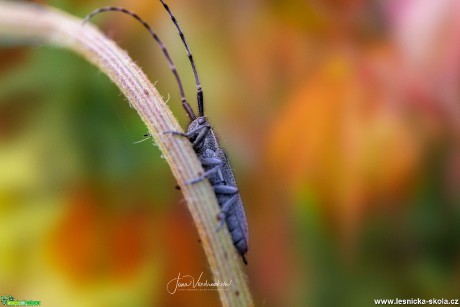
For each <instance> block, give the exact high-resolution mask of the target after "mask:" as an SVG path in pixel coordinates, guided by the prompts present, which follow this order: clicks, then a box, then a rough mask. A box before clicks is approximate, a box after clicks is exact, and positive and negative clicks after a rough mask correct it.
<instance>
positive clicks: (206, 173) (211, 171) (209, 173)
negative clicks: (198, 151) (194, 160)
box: [185, 165, 220, 184]
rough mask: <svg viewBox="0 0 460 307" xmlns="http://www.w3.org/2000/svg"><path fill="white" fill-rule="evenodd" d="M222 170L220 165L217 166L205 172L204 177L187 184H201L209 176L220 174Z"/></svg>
mask: <svg viewBox="0 0 460 307" xmlns="http://www.w3.org/2000/svg"><path fill="white" fill-rule="evenodd" d="M219 170H220V165H216V166H214V167H213V168H211V169H210V170H207V171H206V172H204V174H203V175H201V176H199V177H197V178H195V179H192V180H190V181H187V182H186V183H185V184H194V183H197V182H200V181H202V180H204V179H206V178H207V177H208V176H209V175H211V174H214V173H215V172H218V171H219Z"/></svg>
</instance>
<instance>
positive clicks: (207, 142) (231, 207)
mask: <svg viewBox="0 0 460 307" xmlns="http://www.w3.org/2000/svg"><path fill="white" fill-rule="evenodd" d="M160 2H161V3H162V5H163V7H164V8H165V9H166V11H167V12H168V14H169V16H170V17H171V20H172V22H173V23H174V25H175V27H176V29H177V31H178V33H179V36H180V38H181V40H182V43H183V45H184V46H185V50H186V52H187V56H188V59H189V61H190V64H191V66H192V70H193V74H194V76H195V82H196V89H197V105H198V116H196V115H195V113H194V112H193V109H192V108H191V106H190V105H189V103H188V102H187V100H186V98H185V93H184V88H183V85H182V81H181V79H180V77H179V74H178V72H177V69H176V66H175V65H174V63H173V61H172V59H171V57H170V55H169V53H168V51H167V49H166V46H165V45H164V44H163V42H162V41H161V40H160V38H159V37H158V35H157V34H156V33H155V32H154V31H153V29H152V28H151V27H150V26H149V25H148V24H147V22H145V21H144V20H143V19H142V18H141V17H139V15H137V14H136V13H134V12H132V11H129V10H127V9H125V8H123V7H114V6H107V7H102V8H99V9H97V10H94V11H93V12H91V13H90V14H88V15H87V16H86V18H85V19H84V21H83V24H85V23H86V22H88V21H89V20H90V19H91V18H92V17H93V16H94V15H97V14H99V13H102V12H107V11H116V12H122V13H124V14H128V15H130V16H131V17H133V18H135V19H136V20H137V21H139V22H140V23H141V24H142V25H143V26H144V27H145V28H146V29H147V30H148V31H149V32H150V34H151V35H152V37H153V38H154V40H155V41H156V42H157V44H158V45H159V46H160V48H161V50H162V51H163V54H164V56H165V57H166V60H167V61H168V63H169V66H170V68H171V71H172V73H173V74H174V77H175V79H176V81H177V84H178V86H179V92H180V95H181V103H182V106H183V107H184V109H185V111H186V113H187V115H188V116H189V118H190V124H189V125H188V128H187V132H186V133H182V132H178V131H165V132H164V134H169V133H170V134H173V135H177V136H181V137H186V138H187V139H188V140H189V141H190V142H191V144H192V147H193V150H194V151H195V153H196V155H197V157H198V159H199V160H200V162H201V164H202V166H203V169H204V171H205V172H204V173H203V174H202V175H201V176H198V177H197V178H195V179H193V180H191V181H188V182H186V184H195V183H197V182H200V181H202V180H206V179H208V180H209V183H210V184H211V186H212V188H213V190H214V193H215V195H216V198H217V201H218V203H219V206H220V213H219V214H218V216H217V219H218V220H219V221H220V223H219V225H218V227H217V230H219V229H221V228H222V227H223V225H224V224H226V225H227V227H228V230H229V232H230V235H231V237H232V241H233V245H234V246H235V248H236V250H237V251H238V253H239V254H240V255H241V257H242V259H243V262H244V263H245V264H247V260H246V257H245V255H246V253H247V251H248V239H249V236H248V224H247V219H246V214H245V212H244V207H243V202H242V200H241V195H240V193H239V190H238V187H237V184H236V180H235V176H234V175H233V170H232V168H231V166H230V163H229V161H228V158H227V156H226V154H225V152H224V151H223V150H222V148H221V147H220V145H219V143H218V140H217V137H216V134H215V133H214V130H213V129H212V127H211V125H210V124H209V122H208V120H207V118H206V116H205V115H204V102H203V90H202V87H201V83H200V79H199V77H198V72H197V69H196V66H195V61H194V60H193V56H192V52H191V51H190V48H189V46H188V44H187V41H186V40H185V36H184V33H183V32H182V29H181V28H180V26H179V23H178V22H177V20H176V18H175V17H174V15H173V14H172V12H171V10H170V9H169V7H168V5H167V4H166V3H165V2H164V1H163V0H160ZM146 136H148V135H146Z"/></svg>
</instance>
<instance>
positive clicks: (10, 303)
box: [0, 295, 41, 306]
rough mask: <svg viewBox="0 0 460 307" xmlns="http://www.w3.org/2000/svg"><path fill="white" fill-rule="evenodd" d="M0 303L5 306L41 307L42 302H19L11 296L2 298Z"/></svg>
mask: <svg viewBox="0 0 460 307" xmlns="http://www.w3.org/2000/svg"><path fill="white" fill-rule="evenodd" d="M0 302H2V304H3V305H5V306H40V305H41V301H29V300H28V301H25V300H21V301H20V300H17V299H15V298H14V297H12V296H11V295H2V296H0Z"/></svg>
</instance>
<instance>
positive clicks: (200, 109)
mask: <svg viewBox="0 0 460 307" xmlns="http://www.w3.org/2000/svg"><path fill="white" fill-rule="evenodd" d="M160 1H161V3H162V4H163V6H164V8H165V9H166V11H168V14H169V16H171V20H172V21H173V23H174V25H175V26H176V28H177V31H178V32H179V35H180V38H181V40H182V42H183V43H184V46H185V49H186V50H187V56H188V59H189V61H190V64H191V65H192V69H193V74H194V75H195V82H196V90H197V93H196V98H197V101H198V113H199V116H203V115H204V105H203V90H202V89H201V83H200V79H199V78H198V72H197V70H196V66H195V62H194V61H193V56H192V52H191V51H190V48H189V47H188V44H187V42H186V41H185V36H184V33H183V32H182V30H181V28H180V26H179V24H178V23H177V20H176V17H174V15H173V14H172V13H171V10H170V9H169V7H168V5H167V4H166V3H165V2H164V1H163V0H160Z"/></svg>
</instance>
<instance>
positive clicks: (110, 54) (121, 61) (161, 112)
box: [0, 1, 253, 306]
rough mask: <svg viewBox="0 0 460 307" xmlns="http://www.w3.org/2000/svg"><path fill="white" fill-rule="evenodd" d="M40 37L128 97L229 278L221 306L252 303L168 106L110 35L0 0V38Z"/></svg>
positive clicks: (219, 269) (215, 266)
mask: <svg viewBox="0 0 460 307" xmlns="http://www.w3.org/2000/svg"><path fill="white" fill-rule="evenodd" d="M9 40H13V41H15V42H23V43H28V42H30V41H33V42H41V43H46V44H50V45H54V46H58V47H64V48H68V49H70V50H73V51H74V52H76V53H78V54H80V55H81V56H83V57H84V58H85V59H86V60H88V61H89V62H91V63H92V64H94V65H95V66H97V67H98V68H99V69H100V70H101V71H102V72H104V73H105V74H106V75H107V76H108V77H109V78H110V79H111V80H112V81H113V82H114V83H115V84H116V85H117V86H118V87H119V89H120V90H121V92H122V93H123V94H124V95H125V96H126V98H127V99H128V101H129V103H130V105H131V107H133V108H134V109H135V110H136V111H137V113H138V114H139V116H140V117H141V119H142V121H143V122H144V123H145V124H146V126H147V128H148V130H149V132H150V134H151V135H152V136H153V138H154V140H155V142H156V144H157V145H158V146H159V148H160V150H161V152H162V153H163V156H164V157H165V159H166V161H167V162H168V164H169V166H170V167H171V170H172V172H173V174H174V176H175V177H176V179H177V182H178V183H179V186H180V187H181V190H182V192H183V194H184V197H185V199H186V202H187V206H188V209H189V210H190V213H191V215H192V217H193V220H194V222H195V225H196V227H197V229H198V233H199V236H200V238H201V241H202V245H203V248H204V250H205V253H206V256H207V258H208V261H209V264H210V268H211V271H212V274H213V277H214V280H215V281H220V282H230V281H231V285H230V287H229V288H228V290H222V291H219V295H220V299H221V301H222V304H223V305H224V306H252V305H253V301H252V297H251V294H250V292H249V287H248V283H247V279H246V276H245V274H244V271H243V267H242V265H241V259H240V257H239V255H238V254H237V252H236V250H235V248H234V246H233V243H232V240H231V237H230V234H229V232H228V230H227V228H226V227H223V228H222V229H221V230H220V231H218V232H217V231H216V229H217V226H218V222H217V219H216V217H217V215H218V213H219V206H218V204H217V200H216V197H215V195H214V192H213V190H212V188H211V186H210V184H209V182H208V181H206V180H205V181H203V182H200V183H197V184H193V185H185V184H184V182H186V181H188V180H191V179H193V178H196V176H197V175H198V174H199V173H202V172H203V168H202V167H201V165H200V162H199V160H198V158H197V156H196V154H195V153H194V151H193V149H192V147H191V144H190V142H189V141H188V140H187V139H185V138H181V137H177V136H174V135H171V134H163V132H164V131H166V130H173V131H182V129H181V127H180V126H179V124H178V122H177V121H176V119H175V118H174V116H173V115H172V113H171V111H170V110H169V108H168V106H167V105H166V104H165V103H164V102H163V100H162V98H161V96H160V95H159V93H158V91H157V90H156V89H155V87H154V86H153V85H152V84H151V83H150V82H149V81H148V79H147V77H146V76H145V74H144V73H143V72H142V71H141V69H140V68H139V67H138V66H137V65H136V64H134V62H133V61H132V60H131V59H130V58H129V56H128V55H127V54H126V52H124V51H123V50H121V49H120V48H119V47H118V46H117V45H116V44H115V43H114V42H113V41H111V40H109V39H107V38H106V37H105V36H104V35H103V34H101V32H99V31H98V30H97V29H96V28H95V27H93V26H92V25H91V24H87V25H85V26H82V20H81V19H78V18H75V17H73V16H70V15H68V14H66V13H64V12H61V11H58V10H56V9H53V8H50V7H45V6H39V5H36V4H31V3H24V2H19V1H18V2H15V1H14V2H13V1H12V2H5V1H0V43H2V42H5V41H9Z"/></svg>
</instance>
